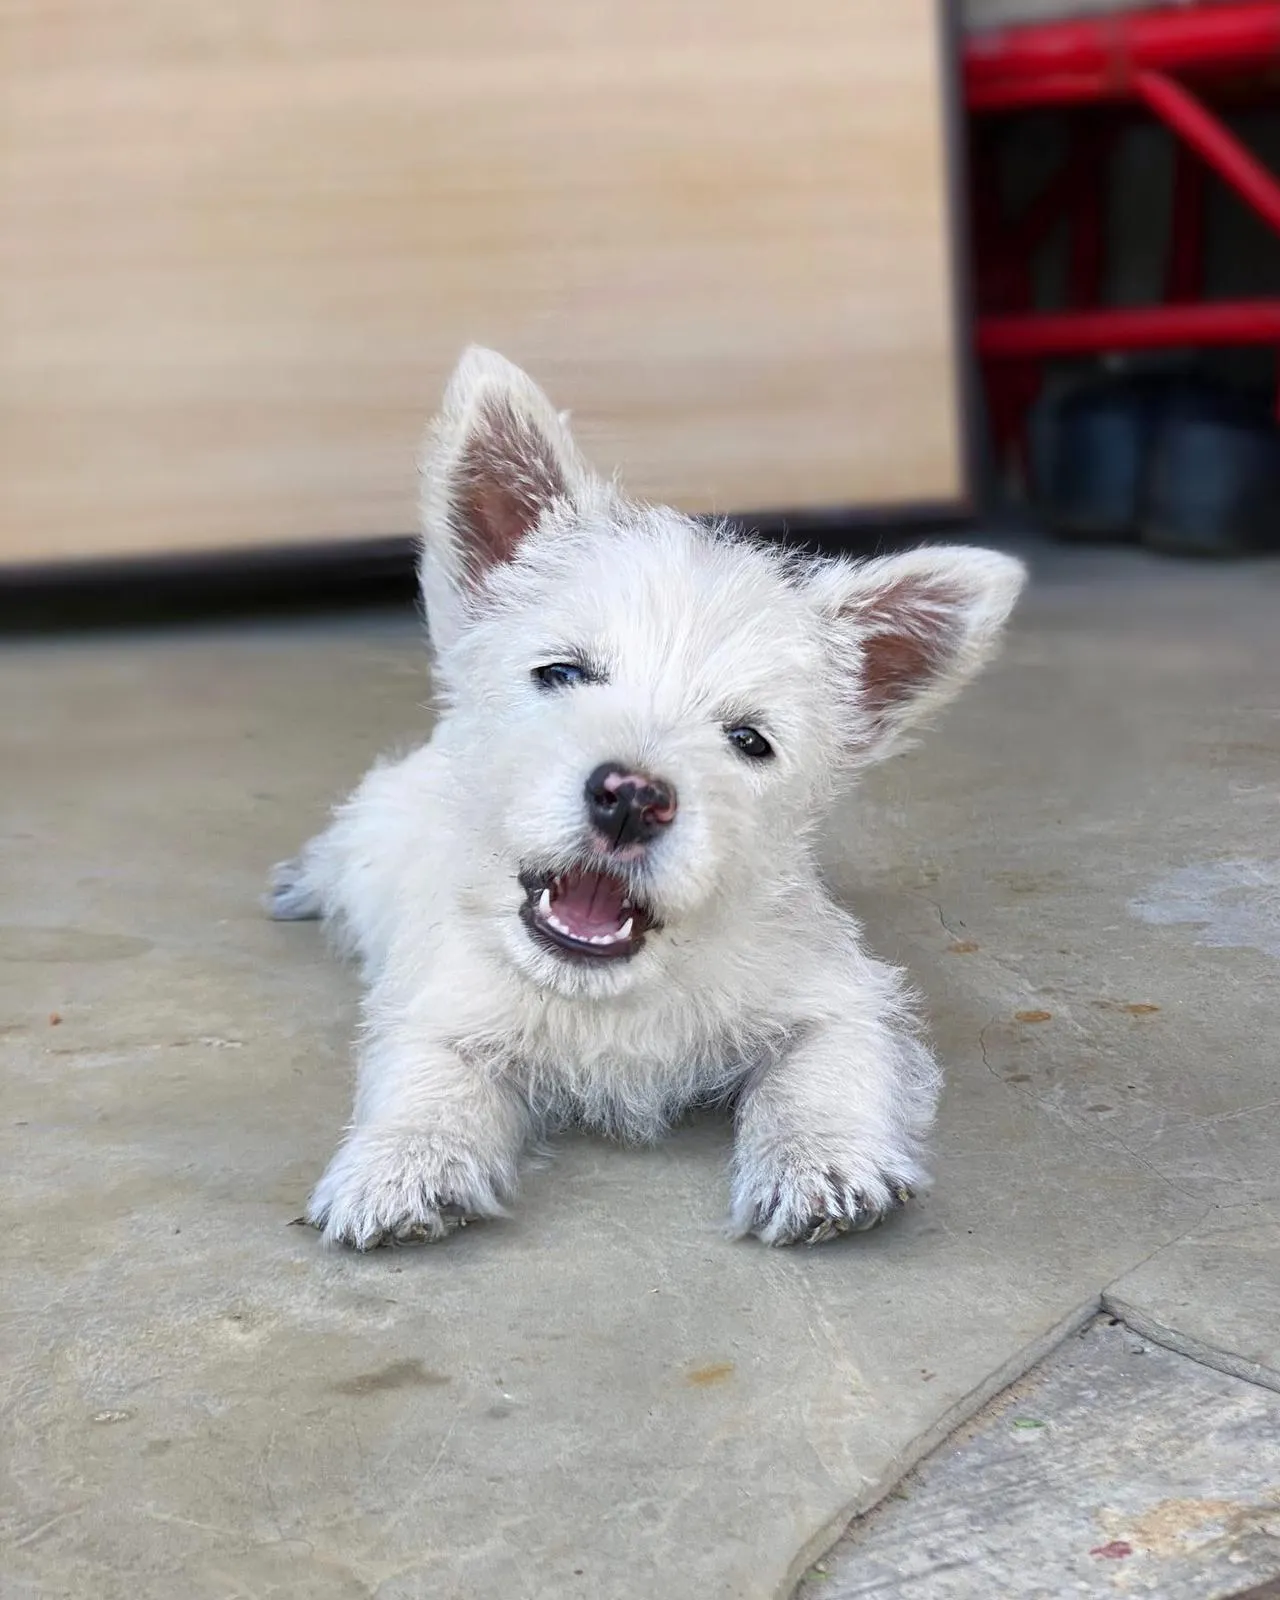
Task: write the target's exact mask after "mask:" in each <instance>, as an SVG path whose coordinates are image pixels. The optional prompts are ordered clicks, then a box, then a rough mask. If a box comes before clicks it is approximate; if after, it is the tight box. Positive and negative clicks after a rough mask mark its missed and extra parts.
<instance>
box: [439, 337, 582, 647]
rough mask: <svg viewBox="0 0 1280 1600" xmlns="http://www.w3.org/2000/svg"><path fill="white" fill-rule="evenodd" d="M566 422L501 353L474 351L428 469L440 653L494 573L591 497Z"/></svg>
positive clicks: (454, 388) (451, 392) (457, 381)
mask: <svg viewBox="0 0 1280 1600" xmlns="http://www.w3.org/2000/svg"><path fill="white" fill-rule="evenodd" d="M566 420H567V417H566V416H562V414H561V413H559V412H557V411H556V409H555V407H554V406H553V405H552V404H551V402H550V401H549V400H548V399H547V397H546V395H544V394H543V392H542V390H541V389H539V388H538V386H537V384H536V383H534V382H533V380H532V379H531V378H530V377H528V376H527V375H526V374H525V373H523V372H521V370H520V368H519V367H516V366H513V365H512V364H511V362H509V361H507V360H506V359H505V358H504V357H502V356H500V355H497V354H496V353H495V352H494V351H492V350H482V349H481V348H480V347H479V346H476V345H473V346H472V347H471V348H470V349H469V350H467V351H466V352H465V353H464V355H463V357H462V360H461V361H460V362H459V363H458V366H457V369H456V370H455V372H454V374H453V377H452V378H451V379H450V380H449V386H448V388H447V389H446V390H445V395H444V402H443V404H442V406H441V409H440V415H439V417H438V418H437V419H436V421H435V423H434V424H433V425H432V428H431V431H430V433H429V434H428V437H427V443H426V448H425V450H424V452H423V456H422V463H421V472H422V545H421V554H420V558H419V563H418V580H419V583H420V584H421V587H422V598H423V600H424V602H425V604H426V609H427V626H428V628H429V630H430V633H431V638H432V641H433V643H434V644H435V646H436V648H437V649H438V650H439V649H445V648H447V647H448V646H449V645H450V644H451V643H452V641H453V640H454V639H455V638H456V637H457V635H458V634H459V632H460V631H461V630H462V628H463V627H464V626H465V624H466V619H467V612H468V609H469V603H470V600H471V598H472V596H473V595H474V594H475V592H476V590H477V588H478V587H479V585H480V584H481V583H482V582H483V580H484V576H485V574H486V573H487V572H488V571H489V570H490V569H491V568H492V567H494V566H497V565H500V564H501V563H502V562H506V561H510V560H511V559H512V558H513V557H514V556H515V554H516V551H517V550H518V549H519V547H520V543H521V541H522V540H523V539H524V538H525V536H526V535H527V534H529V533H531V532H532V531H533V529H534V528H536V527H537V525H538V522H539V521H540V519H541V517H542V514H543V512H544V511H546V510H547V509H548V507H550V506H551V505H553V504H554V503H555V502H557V501H569V502H571V503H573V502H575V501H578V500H579V499H580V498H581V497H582V495H583V493H584V491H585V489H586V486H587V484H588V482H589V481H590V474H589V473H588V471H587V468H586V466H585V465H584V463H583V461H582V459H581V457H580V456H579V454H578V451H577V449H576V447H575V445H574V443H573V440H572V438H571V437H570V434H569V430H568V428H567V427H566V426H565V422H566Z"/></svg>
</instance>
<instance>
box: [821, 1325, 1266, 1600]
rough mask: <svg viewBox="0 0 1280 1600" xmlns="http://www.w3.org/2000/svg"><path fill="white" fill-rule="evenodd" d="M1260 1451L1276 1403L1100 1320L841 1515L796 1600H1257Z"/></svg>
mask: <svg viewBox="0 0 1280 1600" xmlns="http://www.w3.org/2000/svg"><path fill="white" fill-rule="evenodd" d="M1278 1450H1280V1393H1277V1392H1276V1391H1275V1390H1274V1389H1266V1388H1263V1387H1261V1386H1260V1385H1258V1384H1254V1383H1246V1382H1245V1381H1244V1380H1243V1379H1240V1378H1233V1377H1230V1376H1228V1374H1226V1373H1224V1372H1216V1371H1214V1369H1213V1368H1212V1367H1206V1366H1203V1365H1201V1364H1200V1363H1199V1362H1197V1361H1192V1360H1189V1359H1188V1358H1187V1357H1186V1356H1180V1355H1175V1354H1174V1352H1173V1351H1171V1350H1164V1349H1161V1347H1160V1346H1159V1345H1155V1344H1151V1343H1149V1342H1148V1341H1147V1340H1144V1339H1141V1338H1139V1337H1138V1336H1137V1335H1136V1334H1134V1333H1133V1332H1132V1330H1131V1329H1129V1328H1127V1327H1126V1326H1125V1325H1124V1323H1122V1322H1118V1321H1117V1320H1116V1319H1115V1318H1114V1317H1108V1316H1102V1317H1099V1318H1097V1319H1096V1320H1095V1321H1093V1322H1091V1323H1089V1324H1088V1325H1087V1326H1086V1327H1084V1328H1082V1329H1081V1330H1080V1333H1079V1334H1078V1335H1077V1336H1076V1337H1075V1338H1071V1339H1066V1340H1064V1341H1063V1343H1062V1344H1061V1345H1060V1346H1059V1348H1058V1349H1057V1350H1055V1351H1054V1352H1053V1354H1052V1355H1051V1356H1049V1357H1047V1359H1046V1360H1045V1361H1044V1362H1042V1363H1041V1365H1040V1366H1038V1367H1036V1368H1035V1369H1034V1370H1033V1371H1032V1372H1030V1373H1029V1374H1028V1375H1027V1376H1026V1377H1025V1378H1023V1379H1021V1380H1020V1381H1019V1382H1017V1383H1015V1384H1013V1385H1012V1387H1011V1388H1009V1389H1006V1390H1005V1392H1004V1393H1003V1394H1002V1395H1000V1396H999V1397H998V1398H997V1399H996V1400H994V1401H993V1402H992V1403H991V1405H989V1406H987V1407H986V1408H984V1410H983V1411H982V1412H980V1413H979V1414H978V1416H977V1417H975V1418H974V1419H973V1421H972V1422H969V1423H967V1424H966V1425H965V1426H964V1427H963V1428H961V1429H960V1430H959V1436H958V1437H956V1438H954V1439H952V1440H948V1442H947V1443H946V1444H945V1445H944V1446H942V1448H941V1449H940V1450H939V1451H938V1452H937V1454H936V1455H935V1456H933V1457H931V1458H930V1459H929V1460H928V1461H926V1462H924V1463H923V1464H922V1465H921V1466H920V1467H919V1468H918V1469H917V1470H916V1471H915V1472H913V1473H911V1474H910V1475H909V1476H908V1477H907V1479H906V1480H905V1481H904V1482H903V1483H901V1484H899V1485H898V1486H897V1487H896V1488H895V1489H894V1490H893V1491H892V1493H891V1494H890V1496H889V1497H888V1499H886V1500H885V1501H883V1502H882V1504H881V1505H880V1506H879V1507H877V1509H876V1510H875V1511H873V1512H871V1513H870V1515H868V1516H866V1517H864V1518H861V1519H859V1521H858V1522H856V1523H855V1524H854V1526H853V1527H852V1528H851V1529H850V1530H849V1532H848V1534H847V1535H846V1536H845V1538H844V1539H842V1540H841V1541H840V1543H839V1544H838V1545H837V1546H836V1547H835V1549H834V1550H832V1551H830V1552H828V1554H827V1555H826V1556H824V1557H823V1558H822V1560H821V1561H820V1562H818V1563H816V1564H815V1565H814V1567H812V1568H811V1569H810V1571H809V1574H808V1576H807V1579H806V1580H805V1581H804V1582H803V1583H802V1584H801V1587H800V1590H799V1593H798V1600H862V1597H865V1596H879V1597H880V1600H991V1597H992V1596H1010V1597H1016V1600H1060V1597H1062V1596H1064V1595H1082V1596H1096V1597H1103V1596H1112V1595H1115V1594H1116V1593H1120V1594H1125V1595H1149V1596H1155V1597H1157V1600H1248V1596H1249V1593H1250V1591H1253V1595H1254V1600H1263V1597H1262V1596H1261V1595H1258V1594H1257V1586H1258V1585H1261V1584H1265V1583H1267V1582H1269V1580H1271V1579H1272V1578H1273V1577H1274V1575H1275V1574H1276V1573H1277V1572H1280V1482H1277V1473H1276V1452H1277V1451H1278ZM1276 1596H1280V1585H1277V1586H1276V1588H1275V1590H1273V1594H1272V1600H1276Z"/></svg>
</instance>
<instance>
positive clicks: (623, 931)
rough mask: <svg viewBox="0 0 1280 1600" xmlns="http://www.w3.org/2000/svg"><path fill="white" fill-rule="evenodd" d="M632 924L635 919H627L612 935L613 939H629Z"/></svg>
mask: <svg viewBox="0 0 1280 1600" xmlns="http://www.w3.org/2000/svg"><path fill="white" fill-rule="evenodd" d="M634 922H635V918H634V917H628V918H627V920H626V921H625V922H624V923H623V924H622V926H621V927H620V928H619V929H618V931H617V933H616V934H615V935H614V937H615V938H617V939H629V938H630V937H631V927H632V924H633V923H634Z"/></svg>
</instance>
